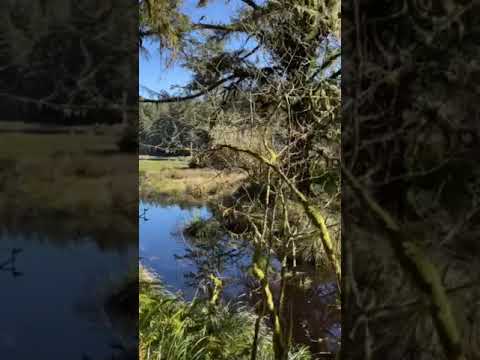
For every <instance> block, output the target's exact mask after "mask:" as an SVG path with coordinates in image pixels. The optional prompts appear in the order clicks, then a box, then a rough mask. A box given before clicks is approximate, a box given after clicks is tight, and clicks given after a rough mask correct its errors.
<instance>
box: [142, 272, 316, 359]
mask: <svg viewBox="0 0 480 360" xmlns="http://www.w3.org/2000/svg"><path fill="white" fill-rule="evenodd" d="M142 273H144V272H143V271H141V276H142ZM141 283H142V285H141V287H140V306H139V311H140V360H150V359H161V360H230V359H238V360H247V359H250V352H251V344H252V341H253V337H254V328H255V320H256V316H255V315H254V314H252V313H251V312H250V311H248V310H247V309H245V308H238V307H235V308H233V307H231V306H229V305H227V304H222V303H220V304H219V305H212V304H210V303H209V302H208V300H207V301H204V300H198V299H196V300H193V301H192V302H185V301H184V300H182V299H181V298H179V297H178V296H176V295H173V294H171V293H169V292H168V291H167V290H165V288H164V287H163V286H162V285H161V284H158V283H156V284H155V285H154V283H153V282H152V280H151V279H150V280H148V281H146V282H145V281H142V282H141ZM259 340H260V341H259V348H258V354H257V360H273V359H274V354H273V347H272V343H271V335H270V332H269V330H268V329H267V327H266V326H264V325H262V327H261V331H260V337H259ZM289 359H290V360H293V359H295V360H309V359H311V357H310V355H309V353H308V351H307V350H306V349H303V348H302V349H300V350H299V351H297V352H295V353H294V354H292V355H291V356H290V357H289Z"/></svg>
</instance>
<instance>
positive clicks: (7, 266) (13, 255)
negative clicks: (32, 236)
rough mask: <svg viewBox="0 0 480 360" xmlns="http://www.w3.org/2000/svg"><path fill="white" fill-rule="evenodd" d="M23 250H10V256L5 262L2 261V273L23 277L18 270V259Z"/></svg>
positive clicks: (0, 265) (0, 262)
mask: <svg viewBox="0 0 480 360" xmlns="http://www.w3.org/2000/svg"><path fill="white" fill-rule="evenodd" d="M22 251H23V250H22V249H19V248H13V249H10V254H9V255H8V257H6V258H5V259H3V260H0V271H4V272H10V273H11V274H12V276H14V277H17V276H21V275H23V273H22V272H20V271H18V270H17V264H16V261H17V257H18V255H19V254H20V253H21V252H22Z"/></svg>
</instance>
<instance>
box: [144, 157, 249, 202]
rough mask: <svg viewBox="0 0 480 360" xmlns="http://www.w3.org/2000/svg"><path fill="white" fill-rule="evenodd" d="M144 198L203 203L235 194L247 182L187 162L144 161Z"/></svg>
mask: <svg viewBox="0 0 480 360" xmlns="http://www.w3.org/2000/svg"><path fill="white" fill-rule="evenodd" d="M139 168H140V172H141V177H143V178H142V180H141V186H140V194H141V195H142V196H143V197H147V198H155V197H160V198H162V199H167V200H171V201H172V202H175V201H178V202H192V203H199V202H200V203H202V202H208V201H212V200H215V199H219V198H220V197H223V196H225V195H228V194H230V193H232V192H233V191H234V190H235V189H236V188H237V187H238V186H239V185H240V183H241V182H242V180H244V179H245V175H244V174H242V173H239V172H222V171H218V170H214V169H190V168H188V165H187V160H186V159H184V160H167V161H164V160H140V166H139Z"/></svg>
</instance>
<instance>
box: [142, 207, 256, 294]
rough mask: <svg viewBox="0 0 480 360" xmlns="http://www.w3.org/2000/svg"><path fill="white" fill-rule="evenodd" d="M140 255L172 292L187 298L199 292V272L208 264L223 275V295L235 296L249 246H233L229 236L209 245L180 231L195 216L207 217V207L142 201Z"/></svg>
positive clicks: (246, 260) (248, 252) (239, 285)
mask: <svg viewBox="0 0 480 360" xmlns="http://www.w3.org/2000/svg"><path fill="white" fill-rule="evenodd" d="M139 211H140V214H141V215H142V216H141V220H140V233H139V234H140V244H139V246H140V259H141V263H142V264H143V265H144V266H145V267H146V268H147V269H148V270H149V271H151V272H153V273H154V274H156V275H157V276H159V278H160V279H161V280H162V282H163V283H164V284H165V285H166V286H167V287H168V288H169V289H170V290H171V291H173V292H177V291H180V292H181V293H182V294H183V296H184V297H185V298H186V299H188V300H190V299H192V298H193V297H194V296H196V295H197V296H200V295H201V294H200V293H198V292H197V290H198V288H199V286H200V287H201V285H202V279H201V276H200V273H202V271H203V272H205V271H206V270H207V268H208V269H209V270H211V271H212V272H213V273H217V275H220V276H221V277H222V278H224V279H226V287H225V289H224V290H225V294H224V295H225V296H229V297H237V296H240V295H241V294H242V292H243V290H244V289H243V281H244V280H246V279H245V276H244V269H245V268H246V267H248V265H249V264H250V257H251V249H249V248H248V247H245V246H243V247H242V246H239V247H237V248H236V249H232V248H231V247H230V244H229V242H228V239H226V238H225V239H221V240H219V241H218V242H216V243H215V244H214V245H212V246H198V244H195V243H194V241H192V239H189V238H187V237H186V236H184V235H183V232H182V229H184V228H185V226H186V225H187V224H188V223H189V221H191V220H192V219H194V218H197V217H198V218H202V219H208V218H209V217H211V213H210V211H209V210H208V208H206V207H186V208H185V207H180V206H179V205H167V206H162V205H159V204H156V203H152V202H151V203H148V202H141V203H140V207H139Z"/></svg>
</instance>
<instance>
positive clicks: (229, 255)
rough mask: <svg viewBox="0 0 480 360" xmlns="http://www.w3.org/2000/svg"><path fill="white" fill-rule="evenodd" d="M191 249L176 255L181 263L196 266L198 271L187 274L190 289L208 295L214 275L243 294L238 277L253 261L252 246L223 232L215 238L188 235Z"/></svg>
mask: <svg viewBox="0 0 480 360" xmlns="http://www.w3.org/2000/svg"><path fill="white" fill-rule="evenodd" d="M184 239H185V240H186V242H187V243H188V245H189V247H188V248H186V249H185V255H182V256H180V255H175V258H176V259H177V260H183V261H187V262H189V263H190V264H192V265H194V266H195V269H196V270H195V271H191V272H189V273H187V274H185V277H186V278H187V284H188V286H190V287H192V288H194V289H199V290H200V291H202V292H203V293H204V294H209V293H210V291H211V286H210V284H211V280H210V275H211V274H214V275H215V276H217V277H219V278H221V279H222V281H223V284H224V289H225V290H227V289H228V288H230V289H232V290H233V291H234V292H235V293H236V292H239V291H240V290H241V289H240V288H239V283H238V277H240V276H242V274H244V273H246V268H247V267H248V264H249V262H248V261H247V260H248V259H249V253H250V252H251V251H250V249H249V248H248V245H247V244H246V243H245V242H243V241H240V240H238V239H233V238H231V237H229V236H226V235H223V234H221V233H220V232H219V233H217V234H216V235H215V236H211V237H208V238H206V237H193V236H188V235H187V236H185V237H184Z"/></svg>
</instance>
